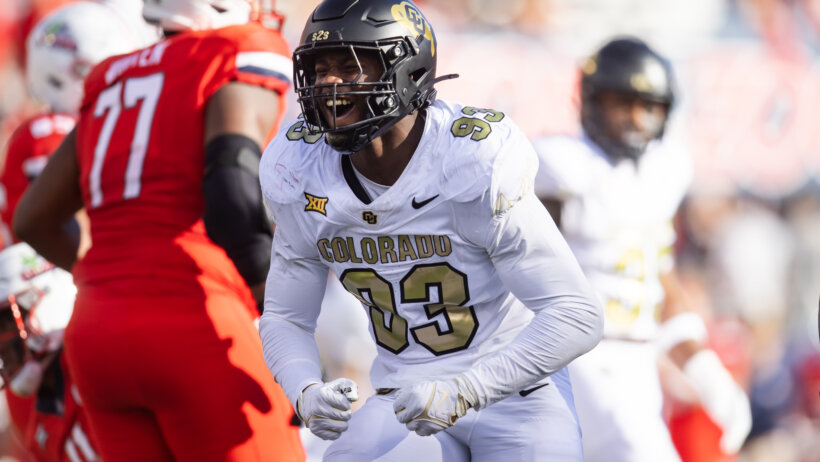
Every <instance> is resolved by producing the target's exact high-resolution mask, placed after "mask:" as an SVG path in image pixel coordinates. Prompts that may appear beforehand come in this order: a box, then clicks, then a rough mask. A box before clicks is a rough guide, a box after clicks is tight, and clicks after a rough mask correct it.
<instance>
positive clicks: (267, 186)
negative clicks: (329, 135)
mask: <svg viewBox="0 0 820 462" xmlns="http://www.w3.org/2000/svg"><path fill="white" fill-rule="evenodd" d="M303 124H304V122H303V121H302V120H298V121H295V122H291V123H289V124H287V125H285V128H282V129H281V130H279V133H277V134H276V137H274V139H273V141H271V142H270V144H268V147H267V148H265V152H263V153H262V161H261V163H260V166H259V181H260V183H261V185H262V193H263V194H264V196H265V198H266V199H267V200H269V201H273V202H278V203H283V204H284V203H288V202H292V201H294V200H297V199H299V198H301V197H302V194H303V192H304V189H305V181H306V178H305V175H306V172H307V171H308V168H309V164H310V160H311V159H313V160H315V159H317V158H318V155H317V153H316V152H313V151H317V150H318V149H317V146H321V145H316V143H317V142H318V141H319V140H321V138H322V136H321V135H310V134H308V133H307V130H306V129H304V127H303Z"/></svg>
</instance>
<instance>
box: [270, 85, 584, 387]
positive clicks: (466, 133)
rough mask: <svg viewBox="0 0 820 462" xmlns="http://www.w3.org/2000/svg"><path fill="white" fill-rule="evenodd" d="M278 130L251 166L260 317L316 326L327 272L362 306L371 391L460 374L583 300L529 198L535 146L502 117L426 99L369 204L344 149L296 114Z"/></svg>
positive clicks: (580, 286)
mask: <svg viewBox="0 0 820 462" xmlns="http://www.w3.org/2000/svg"><path fill="white" fill-rule="evenodd" d="M286 127H287V128H284V129H283V130H282V131H280V133H279V134H278V135H277V137H276V138H275V139H274V141H273V142H272V143H271V144H270V145H269V146H268V148H267V149H266V150H265V153H264V154H263V156H262V163H261V166H260V181H261V183H262V190H263V193H264V196H265V200H266V203H267V205H268V207H269V208H270V211H271V212H272V214H273V219H274V221H275V222H276V224H277V227H276V232H275V235H274V244H273V258H272V264H271V276H269V278H268V286H267V291H266V303H265V307H266V314H267V312H268V311H269V310H270V309H271V308H272V307H274V308H273V309H275V310H276V311H277V316H280V317H281V318H282V319H287V320H288V321H289V322H293V323H295V324H297V325H299V326H303V327H304V329H306V330H308V331H310V332H312V331H313V329H315V318H316V316H317V314H318V312H317V310H318V307H319V302H320V301H321V297H322V294H321V290H322V289H321V288H323V287H324V286H325V277H326V275H327V271H328V269H332V270H333V272H334V273H335V274H336V275H338V276H339V279H340V280H341V282H342V284H343V285H344V286H345V287H346V288H347V290H348V291H350V292H351V293H352V294H354V295H355V296H356V297H357V298H358V299H359V301H361V302H362V306H363V308H364V309H365V311H366V312H367V314H368V317H369V320H370V334H371V336H372V337H373V339H374V341H375V342H376V344H377V345H378V347H379V348H378V355H377V358H376V359H375V361H374V364H373V367H372V369H371V379H372V382H373V385H374V386H375V387H378V388H393V387H401V386H402V385H403V384H408V383H414V382H416V381H418V380H428V379H430V378H433V377H447V376H453V375H456V374H457V373H460V372H463V371H464V370H465V369H467V368H468V367H470V366H471V365H473V364H474V363H476V362H477V361H479V360H481V359H482V358H485V357H487V356H488V355H491V354H492V353H494V352H496V351H498V350H499V349H501V348H502V347H503V346H505V345H506V344H508V343H509V342H510V341H511V340H512V339H513V337H514V336H515V335H516V334H517V333H518V332H519V331H520V330H521V329H522V328H523V327H524V326H525V325H526V324H527V323H528V322H529V320H530V319H531V318H532V316H533V311H540V310H542V309H547V308H551V307H553V306H555V305H561V304H563V305H564V306H566V305H567V303H568V300H570V301H577V300H579V299H581V300H591V299H590V298H589V297H588V294H590V293H591V292H588V290H589V287H588V285H587V282H586V281H585V280H584V278H583V274H582V272H581V271H580V268H579V267H578V265H577V262H575V260H574V258H573V257H572V254H571V252H570V250H569V247H568V246H567V245H566V242H565V241H564V239H563V238H562V237H561V235H560V232H559V231H558V229H557V228H556V226H555V224H554V223H553V222H552V220H551V219H550V218H549V215H548V214H547V213H546V210H545V209H544V208H543V207H542V206H541V205H540V203H539V202H538V200H537V198H536V197H535V195H534V192H533V180H534V176H535V172H536V169H537V158H536V156H535V152H534V151H533V149H532V145H531V143H530V142H529V140H528V139H527V138H526V136H525V135H524V134H523V133H522V132H521V131H520V130H519V129H518V127H517V126H516V125H515V124H514V123H512V122H511V121H510V120H509V118H508V117H506V116H505V115H504V114H502V113H500V112H496V111H491V110H485V109H477V108H471V107H462V106H458V105H454V104H450V103H446V102H442V101H437V102H435V103H434V104H433V105H432V106H431V107H429V108H428V109H427V111H426V121H425V127H424V134H423V136H422V138H421V141H420V144H419V146H418V148H417V149H416V152H415V154H414V155H413V157H412V158H411V160H410V162H409V164H408V165H407V167H406V168H405V170H404V172H403V173H402V175H401V177H400V178H399V179H398V180H397V181H396V183H395V184H394V185H392V186H390V187H389V188H388V189H387V190H386V191H385V192H384V193H383V194H382V195H380V196H379V197H377V198H375V199H373V200H372V201H370V202H369V203H368V198H367V197H363V196H362V194H363V193H362V192H361V191H359V192H358V193H357V192H356V190H358V189H359V188H357V187H356V186H355V182H352V181H350V177H351V175H354V176H355V172H354V171H352V166H348V167H343V164H344V163H345V161H344V160H343V159H342V157H343V156H342V155H340V154H339V152H337V151H335V150H333V149H332V148H331V147H330V146H328V145H327V144H326V143H325V142H324V141H323V140H322V138H321V136H320V135H310V134H308V133H307V131H306V129H305V128H304V125H303V122H302V121H301V120H299V121H296V122H295V123H292V124H290V125H286ZM357 194H358V195H357ZM513 207H515V208H516V209H517V210H522V211H524V210H526V211H527V212H526V214H525V215H523V216H525V217H527V218H526V219H525V220H522V219H521V218H517V219H514V218H509V217H508V216H507V215H510V213H507V212H509V211H510V210H512V208H513ZM530 208H531V209H532V211H531V212H530ZM514 215H516V216H518V215H520V214H517V213H516V214H514ZM536 236H537V239H536ZM536 241H538V242H537V243H536ZM528 258H531V259H532V260H527V259H528ZM530 261H531V262H532V263H530ZM511 290H512V292H511ZM317 291H318V293H314V292H317ZM513 292H514V293H515V295H513ZM591 303H594V302H591ZM525 305H526V306H525ZM264 319H265V318H264V317H263V320H264ZM567 337H569V338H570V339H569V340H566V341H565V342H564V343H567V344H571V343H572V340H571V338H572V336H571V335H567ZM269 366H270V362H269ZM283 386H284V385H283ZM286 391H288V390H287V387H286ZM297 391H298V390H297Z"/></svg>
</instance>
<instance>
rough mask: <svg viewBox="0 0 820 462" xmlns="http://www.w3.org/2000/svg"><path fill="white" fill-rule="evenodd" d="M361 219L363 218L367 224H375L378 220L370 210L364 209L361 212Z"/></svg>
mask: <svg viewBox="0 0 820 462" xmlns="http://www.w3.org/2000/svg"><path fill="white" fill-rule="evenodd" d="M362 220H364V221H365V222H366V223H367V224H368V225H375V224H376V222H377V221H378V217H377V216H376V214H375V213H373V212H371V211H370V210H366V211H364V212H362Z"/></svg>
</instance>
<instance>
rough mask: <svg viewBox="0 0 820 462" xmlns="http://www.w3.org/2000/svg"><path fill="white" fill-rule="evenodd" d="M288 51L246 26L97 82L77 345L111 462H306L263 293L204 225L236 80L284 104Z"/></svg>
mask: <svg viewBox="0 0 820 462" xmlns="http://www.w3.org/2000/svg"><path fill="white" fill-rule="evenodd" d="M288 55H289V53H288V47H287V44H286V43H285V42H284V40H283V39H282V37H281V35H280V34H279V33H278V32H275V31H272V30H269V29H266V28H264V27H262V26H261V25H258V24H244V25H239V26H230V27H225V28H222V29H217V30H207V31H197V32H185V33H180V34H178V35H175V36H173V37H171V38H169V39H167V40H164V41H161V42H159V43H157V44H155V45H153V46H151V47H148V48H145V49H143V50H139V51H136V52H133V53H131V54H127V55H122V56H117V57H113V58H110V59H108V60H106V61H104V62H103V63H101V64H100V65H98V66H97V67H95V68H94V70H93V71H92V72H91V74H90V75H89V76H88V78H87V79H86V85H85V92H84V94H85V97H84V101H83V104H82V107H81V114H80V121H79V123H78V126H77V156H78V159H77V161H78V164H79V168H80V178H79V181H80V188H81V192H82V197H83V202H84V205H85V207H86V209H87V212H88V216H89V219H90V223H91V238H92V242H93V247H92V248H91V249H90V250H89V252H88V253H87V254H86V256H85V257H84V258H83V259H82V260H80V261H79V262H78V263H77V265H76V266H75V268H74V276H75V282H76V284H77V287H78V296H77V303H76V305H75V310H74V315H73V317H72V319H71V322H70V323H69V326H68V328H67V330H66V336H65V344H66V352H67V354H68V361H69V364H70V366H71V370H72V373H73V374H74V378H75V381H76V384H77V387H78V389H79V391H80V394H81V395H82V397H83V400H84V403H85V404H86V406H87V409H88V412H89V418H90V420H91V424H92V429H93V431H94V432H95V434H96V435H97V436H98V439H99V440H100V441H101V442H102V444H101V446H100V453H101V456H102V457H103V458H104V459H108V460H179V461H184V460H196V461H206V460H242V461H246V460H254V461H255V460H260V461H261V460H266V461H270V460H282V461H296V460H303V459H304V453H303V450H302V447H301V443H300V442H299V436H298V430H297V428H296V427H293V426H291V425H290V421H291V417H292V415H293V410H292V409H291V406H290V404H289V402H288V400H287V398H285V396H284V394H283V393H282V391H281V389H280V388H279V387H278V385H276V384H275V382H274V380H273V378H272V377H271V375H270V373H269V371H268V370H267V368H266V366H265V363H264V361H263V359H262V348H261V343H260V339H259V336H258V334H257V332H256V329H255V328H254V326H253V323H252V314H251V313H255V312H256V308H255V303H254V301H253V298H252V296H251V294H250V290H249V289H248V287H247V285H246V284H245V282H244V281H243V279H242V278H241V276H240V275H239V273H238V271H237V270H236V268H235V267H234V265H233V263H232V262H231V260H230V259H229V258H228V257H227V255H226V254H225V252H224V251H223V250H222V248H220V247H218V246H217V245H215V244H214V243H213V242H211V241H210V240H209V239H208V237H207V236H206V234H205V226H204V224H203V222H202V219H201V216H202V212H203V201H204V199H203V195H202V176H203V168H204V167H203V165H204V154H203V153H204V146H203V120H204V116H205V106H206V103H207V101H208V99H209V98H210V97H211V96H212V95H213V94H214V93H215V92H216V91H217V90H219V89H220V88H221V87H222V86H223V85H225V84H228V83H230V82H243V83H247V84H251V85H257V86H261V87H264V88H267V89H271V90H274V91H277V92H279V93H280V95H281V94H282V93H283V92H284V91H285V90H286V89H287V88H288V85H289V76H290V75H291V68H292V66H291V63H290V60H289V58H288V57H287V56H288ZM283 99H284V98H283V97H281V96H280V103H281V104H280V107H281V106H284V101H283ZM280 116H281V114H280ZM274 128H275V127H272V130H273V129H274Z"/></svg>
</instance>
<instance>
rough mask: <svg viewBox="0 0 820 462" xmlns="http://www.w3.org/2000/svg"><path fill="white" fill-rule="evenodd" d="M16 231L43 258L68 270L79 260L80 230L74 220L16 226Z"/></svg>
mask: <svg viewBox="0 0 820 462" xmlns="http://www.w3.org/2000/svg"><path fill="white" fill-rule="evenodd" d="M14 231H15V234H17V236H18V237H19V238H20V239H21V240H22V241H25V242H26V243H28V244H29V245H30V246H31V247H32V248H33V249H34V250H35V251H37V253H39V254H40V255H42V256H43V258H45V259H46V260H48V261H50V262H51V263H54V264H55V265H57V266H58V267H60V268H62V269H64V270H66V271H71V268H72V267H73V266H74V263H75V262H76V261H77V251H78V249H79V247H80V230H79V227H78V225H77V222H76V221H74V220H69V221H67V222H65V223H64V224H63V226H53V227H32V228H18V227H15V228H14ZM21 231H22V232H21Z"/></svg>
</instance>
